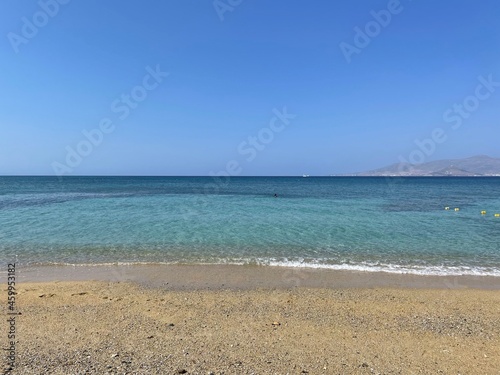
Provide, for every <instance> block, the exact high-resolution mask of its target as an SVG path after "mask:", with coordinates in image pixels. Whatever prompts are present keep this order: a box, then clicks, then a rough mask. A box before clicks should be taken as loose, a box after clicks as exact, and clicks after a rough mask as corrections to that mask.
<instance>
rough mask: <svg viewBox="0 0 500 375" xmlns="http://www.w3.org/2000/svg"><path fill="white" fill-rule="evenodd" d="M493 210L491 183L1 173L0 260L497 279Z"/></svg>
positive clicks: (495, 183) (499, 223)
mask: <svg viewBox="0 0 500 375" xmlns="http://www.w3.org/2000/svg"><path fill="white" fill-rule="evenodd" d="M274 194H277V195H278V197H277V198H275V197H274ZM447 206H448V207H450V210H449V211H447V210H444V207H447ZM455 207H458V208H460V210H459V211H458V212H455V211H454V208H455ZM483 210H486V211H487V214H486V215H481V211H483ZM494 213H500V178H463V177H461V178H415V177H412V178H374V177H369V178H363V177H353V178H351V177H318V178H315V177H310V178H302V177H233V178H231V179H230V181H225V180H219V181H216V180H214V179H212V178H210V177H64V178H63V179H58V178H57V177H0V226H1V229H0V261H1V263H2V265H4V264H6V263H7V262H9V261H12V260H14V259H16V257H17V262H18V263H20V264H24V265H35V264H102V263H237V264H239V263H258V264H272V265H284V266H285V265H286V266H308V267H321V268H333V269H352V270H367V271H387V272H398V273H406V272H408V273H415V274H457V275H459V274H469V275H492V276H500V218H497V217H494Z"/></svg>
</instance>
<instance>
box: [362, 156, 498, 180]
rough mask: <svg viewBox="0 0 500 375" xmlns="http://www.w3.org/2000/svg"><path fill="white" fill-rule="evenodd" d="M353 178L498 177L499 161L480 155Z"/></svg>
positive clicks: (406, 165) (396, 166)
mask: <svg viewBox="0 0 500 375" xmlns="http://www.w3.org/2000/svg"><path fill="white" fill-rule="evenodd" d="M354 176H500V159H498V158H492V157H489V156H484V155H481V156H473V157H470V158H466V159H451V160H436V161H431V162H429V163H422V164H418V165H413V164H409V163H398V164H392V165H389V166H387V167H385V168H380V169H375V170H372V171H367V172H362V173H355V174H354Z"/></svg>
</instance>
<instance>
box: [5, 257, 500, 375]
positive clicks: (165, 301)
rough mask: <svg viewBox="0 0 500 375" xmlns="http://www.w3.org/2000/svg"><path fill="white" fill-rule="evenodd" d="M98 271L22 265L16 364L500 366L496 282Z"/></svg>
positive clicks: (214, 368) (57, 368) (294, 370)
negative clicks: (30, 268) (23, 268)
mask: <svg viewBox="0 0 500 375" xmlns="http://www.w3.org/2000/svg"><path fill="white" fill-rule="evenodd" d="M84 270H85V268H83V267H76V268H74V269H73V271H71V268H69V269H68V268H57V269H56V268H50V269H48V268H45V269H43V268H42V269H33V270H31V271H30V272H21V273H20V274H19V276H18V281H19V282H18V295H17V300H16V302H17V306H18V309H19V311H20V312H21V315H19V316H18V317H17V338H18V341H17V345H16V351H17V358H16V364H15V368H14V370H13V371H11V372H10V373H12V374H42V373H46V374H84V373H85V374H183V373H185V374H430V373H433V374H434V373H442V374H500V319H499V316H500V292H499V291H498V286H499V285H498V284H499V281H496V280H495V279H493V280H489V279H480V278H469V279H467V278H460V277H454V278H439V277H435V278H425V277H420V278H418V277H406V278H405V277H404V275H394V277H392V278H391V276H390V275H368V274H363V273H359V274H354V273H346V274H342V273H339V272H326V271H317V270H286V269H279V270H277V269H272V267H238V266H214V267H210V266H197V267H196V266H192V267H189V266H171V267H166V266H164V267H159V266H158V267H157V268H154V267H153V268H151V267H149V268H148V267H138V268H137V267H135V268H133V269H131V268H130V267H114V268H113V270H111V271H110V268H108V269H102V268H101V269H100V271H99V270H94V273H93V274H92V273H89V271H86V272H83V271H84ZM145 270H148V272H145ZM224 270H225V272H223V273H221V272H222V271H224ZM49 271H50V272H49ZM200 271H203V272H200ZM195 274H196V275H198V276H197V277H194V276H193V275H195ZM71 275H73V276H71ZM106 275H107V276H106ZM217 275H218V276H217ZM271 275H273V276H271ZM105 276H106V277H105ZM71 278H73V280H71ZM106 278H107V280H106ZM367 278H368V279H370V280H371V283H369V282H368V281H367ZM85 279H86V280H85ZM335 280H337V282H336V283H335V282H334V281H335ZM349 280H350V283H351V285H350V286H349ZM360 280H361V281H360ZM401 280H406V283H403V284H401ZM426 280H427V281H426ZM426 282H427V284H428V285H429V286H427V287H426ZM329 283H330V284H329ZM363 283H364V285H362V284H363ZM223 284H224V285H223ZM360 284H361V285H360ZM398 285H399V286H398ZM2 289H3V290H4V292H3V294H4V296H5V295H6V288H5V287H4V288H2ZM488 289H489V290H488ZM5 306H6V304H5V303H2V307H1V309H2V310H1V313H2V315H3V316H6V313H7V311H6V308H5ZM4 328H5V331H6V330H7V323H6V322H5V323H4ZM6 341H7V339H6V335H3V336H2V345H3V347H6ZM4 368H5V366H4Z"/></svg>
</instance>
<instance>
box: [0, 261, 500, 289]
mask: <svg viewBox="0 0 500 375" xmlns="http://www.w3.org/2000/svg"><path fill="white" fill-rule="evenodd" d="M17 274H18V276H17V277H18V281H19V282H21V283H25V282H26V283H28V282H29V283H37V282H54V281H107V282H132V283H136V284H139V285H142V286H146V287H153V288H158V287H159V288H168V289H170V290H204V289H207V290H217V289H235V290H251V289H290V288H296V287H304V288H326V289H344V288H403V289H482V290H500V277H494V276H472V275H460V276H455V275H446V276H445V275H443V276H436V275H416V274H396V273H388V272H366V271H347V270H329V269H316V268H297V267H282V266H262V265H232V264H231V265H221V264H217V265H215V264H214V265H193V264H175V265H174V264H134V265H92V266H87V265H82V266H79V265H75V266H70V265H44V266H31V267H26V268H22V267H18V269H17ZM0 276H3V272H2V273H0Z"/></svg>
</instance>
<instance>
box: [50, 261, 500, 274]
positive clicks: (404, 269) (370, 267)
mask: <svg viewBox="0 0 500 375" xmlns="http://www.w3.org/2000/svg"><path fill="white" fill-rule="evenodd" d="M181 264H187V265H189V264H191V265H220V264H227V265H250V264H254V265H260V266H270V267H289V268H312V269H326V270H338V271H352V272H385V273H393V274H409V275H421V276H493V277H500V268H496V267H479V266H476V267H469V266H431V265H426V266H418V265H411V266H409V265H399V264H384V263H368V262H361V263H359V264H348V263H343V264H328V263H325V262H324V261H321V260H314V261H311V260H308V261H304V260H278V259H267V258H259V259H232V260H229V259H217V260H210V261H196V262H193V261H188V262H186V261H172V262H139V261H132V262H104V263H44V264H43V265H49V266H50V265H52V266H73V267H103V266H104V267H106V266H107V267H116V266H136V265H140V266H141V265H181Z"/></svg>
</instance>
